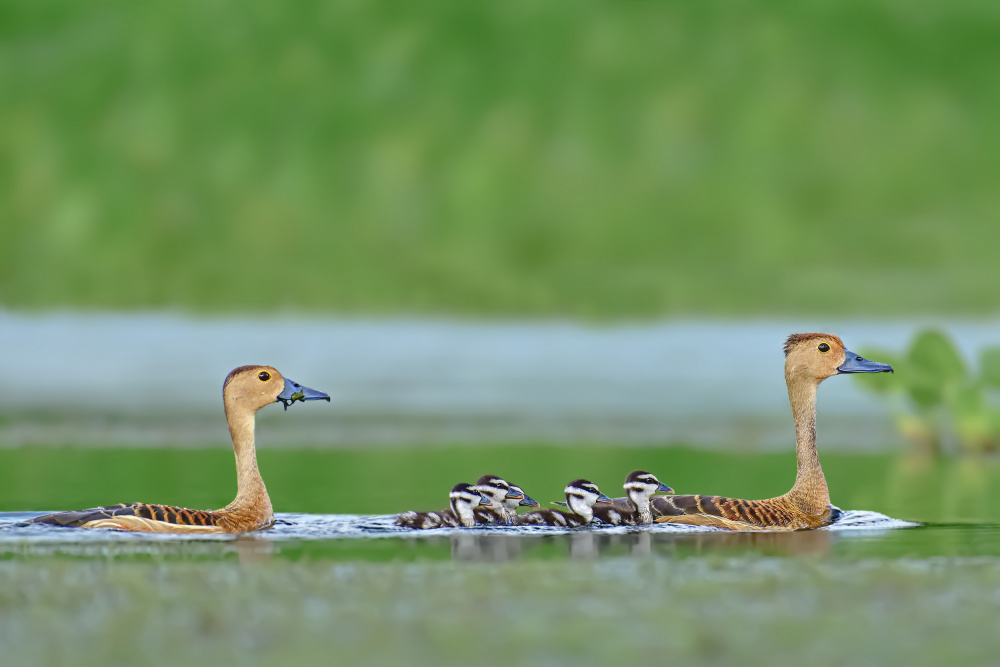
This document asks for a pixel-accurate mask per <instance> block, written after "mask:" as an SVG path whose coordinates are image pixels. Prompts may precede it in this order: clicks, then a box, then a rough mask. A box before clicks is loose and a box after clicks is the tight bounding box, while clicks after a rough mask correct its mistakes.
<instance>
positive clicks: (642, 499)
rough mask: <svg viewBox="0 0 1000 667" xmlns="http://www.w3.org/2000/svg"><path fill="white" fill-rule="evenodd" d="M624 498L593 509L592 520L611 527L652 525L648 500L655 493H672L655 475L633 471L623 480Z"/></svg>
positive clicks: (651, 514) (643, 471)
mask: <svg viewBox="0 0 1000 667" xmlns="http://www.w3.org/2000/svg"><path fill="white" fill-rule="evenodd" d="M622 486H623V488H624V489H625V494H626V497H625V498H615V499H614V504H612V505H598V506H597V507H594V518H595V519H600V520H601V521H603V522H604V523H610V524H611V525H613V526H642V525H646V524H650V523H653V511H652V509H651V508H650V504H649V499H650V498H652V497H653V494H655V493H673V492H674V490H673V489H671V488H670V487H669V486H667V485H666V484H664V483H662V482H661V481H660V480H658V479H657V478H656V475H653V474H652V473H648V472H646V471H645V470H633V471H632V472H630V473H629V474H628V476H627V477H626V478H625V484H623V485H622Z"/></svg>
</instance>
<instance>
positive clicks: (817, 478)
mask: <svg viewBox="0 0 1000 667" xmlns="http://www.w3.org/2000/svg"><path fill="white" fill-rule="evenodd" d="M785 380H786V382H787V383H788V400H789V401H790V402H791V404H792V418H793V419H794V420H795V453H796V457H797V459H798V474H797V475H796V476H795V486H793V487H792V490H791V491H789V492H788V494H787V495H786V497H787V498H788V499H789V500H790V501H792V502H794V503H795V504H796V505H798V506H799V508H800V509H801V510H802V511H803V512H805V513H807V514H823V513H825V512H826V511H827V508H828V507H829V506H830V491H829V489H828V488H827V486H826V478H825V477H824V476H823V468H822V467H821V466H820V464H819V452H817V451H816V390H817V388H818V387H819V383H818V382H816V381H815V380H813V379H811V378H807V377H801V376H800V377H790V376H788V375H786V378H785Z"/></svg>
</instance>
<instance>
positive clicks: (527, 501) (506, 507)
mask: <svg viewBox="0 0 1000 667" xmlns="http://www.w3.org/2000/svg"><path fill="white" fill-rule="evenodd" d="M476 489H477V490H478V491H479V493H480V494H482V495H484V496H486V497H487V498H489V499H490V500H491V501H492V505H491V506H489V507H477V508H476V510H475V515H476V523H478V524H499V525H502V526H510V525H512V524H513V523H514V519H516V518H517V508H518V507H519V506H521V505H524V506H527V507H538V503H537V502H536V501H534V500H532V499H531V498H529V497H528V496H527V495H526V494H525V493H524V491H523V490H522V489H521V487H519V486H517V485H515V484H508V483H507V481H506V480H503V479H501V478H499V477H497V476H496V475H483V476H482V477H480V478H479V480H478V481H476Z"/></svg>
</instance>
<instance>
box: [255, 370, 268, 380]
mask: <svg viewBox="0 0 1000 667" xmlns="http://www.w3.org/2000/svg"><path fill="white" fill-rule="evenodd" d="M257 377H258V378H259V379H260V381H261V382H267V381H268V380H270V379H271V374H270V373H268V372H267V371H261V372H260V373H257Z"/></svg>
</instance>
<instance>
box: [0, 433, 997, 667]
mask: <svg viewBox="0 0 1000 667" xmlns="http://www.w3.org/2000/svg"><path fill="white" fill-rule="evenodd" d="M823 462H824V466H825V469H826V471H827V476H828V479H829V481H830V486H831V488H832V490H833V496H834V502H836V503H837V504H838V505H840V506H841V507H842V508H844V509H851V510H871V511H878V512H882V513H885V514H887V515H889V516H892V517H896V518H904V519H914V520H918V521H922V522H925V523H924V525H921V526H919V527H914V528H897V529H885V530H840V531H838V530H820V531H804V532H797V533H784V534H782V533H762V534H749V533H746V534H733V533H723V532H702V533H684V534H666V533H651V532H649V531H637V532H632V533H622V534H608V533H606V532H604V533H602V532H598V531H581V532H575V533H573V534H570V535H544V534H533V535H529V536H521V535H500V534H496V533H493V534H491V533H489V531H486V530H474V531H460V532H459V534H456V535H451V536H445V535H439V536H434V535H428V536H422V537H419V538H403V537H385V536H382V537H367V538H366V537H346V538H340V539H323V540H287V541H282V540H277V541H276V540H272V539H265V538H262V537H259V536H256V537H255V536H251V537H243V538H238V539H236V540H227V541H221V542H220V541H214V542H209V541H204V540H196V541H178V540H160V541H156V540H152V541H151V540H141V539H130V538H126V539H120V536H119V539H111V538H108V539H103V538H102V539H96V540H90V541H88V542H86V544H85V543H84V541H82V540H81V541H78V542H77V544H76V546H73V544H72V541H71V540H67V543H58V544H57V543H40V542H37V541H36V542H32V541H31V539H25V540H21V541H18V540H13V541H11V540H0V542H2V546H0V647H2V648H0V662H3V664H17V665H34V664H38V665H44V664H61V665H108V664H121V665H147V664H148V665H160V664H186V665H200V664H205V665H209V664H211V665H217V664H240V665H269V664H296V665H298V664H331V663H335V664H362V663H363V664H369V665H382V664H386V665H388V664H394V665H399V664H419V665H423V664H426V665H452V664H455V665H458V664H462V665H467V664H468V663H469V662H470V661H473V662H474V661H477V660H478V661H480V662H483V661H485V662H487V663H489V664H503V663H512V662H523V663H524V664H526V665H527V664H530V665H536V664H541V665H564V664H572V665H606V664H620V663H622V662H649V663H655V664H685V665H728V664H740V665H768V666H773V665H780V666H784V665H789V666H793V665H803V664H809V665H824V666H825V665H830V666H831V667H832V666H834V665H837V666H840V665H869V664H907V665H928V666H931V665H934V666H937V665H940V663H941V662H942V661H945V660H948V661H956V660H958V661H961V662H962V664H991V662H992V661H993V660H994V658H995V655H996V652H997V650H1000V640H998V639H997V637H998V636H1000V634H998V632H997V630H998V629H1000V628H998V620H997V619H1000V556H998V555H1000V527H998V526H997V525H996V524H995V523H994V518H995V517H996V516H997V510H998V507H997V504H998V502H1000V493H998V492H997V491H995V490H994V489H996V488H997V485H996V484H995V482H996V481H997V476H998V475H1000V466H998V465H997V464H996V463H995V462H993V461H989V460H981V461H951V460H948V461H935V460H921V459H912V458H900V457H894V456H882V455H880V456H863V455H827V456H824V457H823ZM260 466H261V470H262V471H263V474H264V477H265V480H266V481H267V484H268V488H269V490H270V493H271V496H272V498H273V500H274V503H275V507H276V509H277V510H278V511H279V512H283V511H285V512H308V513H314V514H320V513H347V512H350V513H359V512H360V513H390V512H395V511H399V510H402V509H408V508H431V507H440V506H442V505H443V504H444V496H445V495H446V491H447V489H448V487H450V486H451V484H452V483H453V482H454V481H456V480H461V479H470V480H471V479H473V478H475V477H476V476H478V475H479V474H481V473H483V472H486V471H490V472H496V473H499V474H502V475H505V476H507V477H508V478H509V479H512V480H514V481H516V482H517V483H519V484H521V485H523V486H524V487H525V489H526V490H527V491H528V492H529V493H530V494H531V495H532V496H534V497H536V498H537V499H539V500H541V501H543V503H544V502H547V501H549V500H550V499H554V498H555V497H557V496H558V494H559V491H560V489H561V485H562V484H563V483H564V481H568V479H569V478H572V477H575V476H589V477H591V478H593V479H594V480H595V481H597V482H598V483H599V484H600V485H601V486H602V488H605V489H606V490H607V491H614V490H616V488H617V487H619V486H620V481H619V478H623V477H624V474H625V473H626V472H628V471H629V470H631V469H632V468H635V467H645V468H649V469H650V470H652V471H654V472H656V473H657V474H658V475H659V476H660V477H661V478H662V479H664V480H665V481H667V482H668V483H669V484H671V485H673V486H674V487H675V488H677V489H678V491H681V492H691V491H709V492H719V493H727V494H731V495H746V496H752V497H761V496H768V495H773V494H776V493H780V492H782V491H784V490H786V489H787V487H788V486H789V484H790V483H791V480H792V477H793V476H794V455H793V454H791V453H784V454H773V455H772V454H766V455H763V454H757V455H749V454H744V455H737V454H729V453H721V452H718V453H715V452H700V451H693V450H690V449H685V448H680V447H671V448H662V449H653V448H647V449H637V448H631V449H629V448H606V449H604V448H584V449H569V448H554V447H509V448H499V447H497V448H472V447H468V448H449V449H426V450H424V451H414V450H392V449H379V450H366V451H361V450H356V451H313V450H282V451H267V450H264V451H261V452H260ZM233 476H234V475H233V461H232V454H231V453H230V452H229V451H227V450H226V448H225V447H224V446H222V445H220V446H219V447H218V448H217V449H216V448H211V449H199V450H178V449H172V450H96V451H95V450H70V449H57V448H34V449H7V450H0V511H4V512H12V511H24V510H41V509H64V508H72V507H83V506H87V505H95V504H100V503H111V502H117V501H121V500H135V499H142V500H149V501H156V502H176V503H182V504H186V505H190V506H197V507H214V506H218V505H222V504H224V503H225V502H227V501H228V500H229V499H230V497H231V496H232V494H233V491H234V489H233V486H234V480H233ZM17 530H20V531H22V532H23V531H25V530H26V529H17ZM29 532H30V531H29ZM87 532H88V534H92V533H90V531H87ZM483 656H486V657H483Z"/></svg>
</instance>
